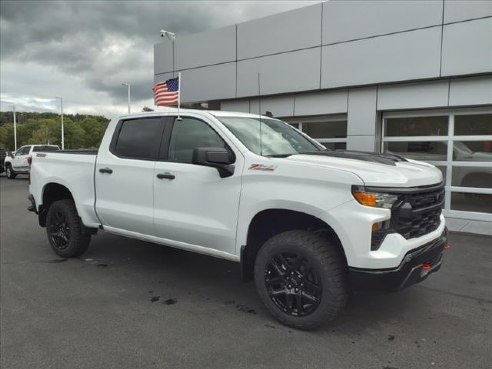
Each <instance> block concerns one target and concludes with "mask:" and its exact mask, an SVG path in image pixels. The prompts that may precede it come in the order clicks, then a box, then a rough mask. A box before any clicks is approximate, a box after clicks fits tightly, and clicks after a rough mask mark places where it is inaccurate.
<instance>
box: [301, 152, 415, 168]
mask: <svg viewBox="0 0 492 369" xmlns="http://www.w3.org/2000/svg"><path fill="white" fill-rule="evenodd" d="M303 155H319V156H330V157H333V158H342V159H355V160H361V161H369V162H372V163H379V164H386V165H393V166H394V165H396V164H395V163H398V162H402V161H407V160H406V159H405V158H402V157H401V156H398V155H394V154H381V153H376V152H367V151H352V150H336V151H331V150H326V151H313V152H307V153H303Z"/></svg>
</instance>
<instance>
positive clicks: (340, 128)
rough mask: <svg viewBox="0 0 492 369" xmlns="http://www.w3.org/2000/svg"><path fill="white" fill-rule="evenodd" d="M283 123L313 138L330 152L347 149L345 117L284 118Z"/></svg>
mask: <svg viewBox="0 0 492 369" xmlns="http://www.w3.org/2000/svg"><path fill="white" fill-rule="evenodd" d="M284 121H285V122H287V123H289V124H290V125H291V126H293V127H295V128H297V129H299V130H301V131H302V132H304V133H305V134H307V135H308V136H309V137H312V138H314V139H315V140H317V141H318V142H319V143H321V144H322V145H323V146H325V147H326V148H328V149H331V150H345V149H346V148H347V142H346V139H347V119H346V117H345V116H325V117H323V116H310V117H298V118H297V117H296V118H286V119H284Z"/></svg>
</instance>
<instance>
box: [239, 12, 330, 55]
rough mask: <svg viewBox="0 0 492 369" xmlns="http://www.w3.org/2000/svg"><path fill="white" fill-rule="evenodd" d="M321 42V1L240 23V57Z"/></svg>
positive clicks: (305, 46) (298, 47)
mask: <svg viewBox="0 0 492 369" xmlns="http://www.w3.org/2000/svg"><path fill="white" fill-rule="evenodd" d="M320 44H321V4H316V5H312V6H307V7H305V8H301V9H296V10H292V11H289V12H285V13H281V14H278V15H274V16H270V17H266V18H261V19H257V20H253V21H249V22H246V23H241V24H238V25H237V47H238V49H237V54H238V59H245V58H254V57H258V56H262V55H268V54H274V53H279V52H285V51H291V50H296V49H301V48H307V47H313V46H319V45H320Z"/></svg>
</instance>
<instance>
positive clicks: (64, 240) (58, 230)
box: [46, 200, 91, 258]
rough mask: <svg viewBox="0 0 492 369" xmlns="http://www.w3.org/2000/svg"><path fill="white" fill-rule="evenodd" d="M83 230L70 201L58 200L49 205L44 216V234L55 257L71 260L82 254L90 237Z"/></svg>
mask: <svg viewBox="0 0 492 369" xmlns="http://www.w3.org/2000/svg"><path fill="white" fill-rule="evenodd" d="M83 230H84V226H83V224H82V222H81V221H80V218H79V215H78V213H77V209H76V208H75V204H74V203H73V201H72V200H58V201H55V202H54V203H53V204H51V206H50V207H49V209H48V214H47V215H46V232H47V234H48V240H49V242H50V245H51V248H52V249H53V251H54V252H55V253H56V254H57V255H59V256H61V257H64V258H71V257H75V256H79V255H81V254H83V253H84V252H85V251H86V250H87V248H88V247H89V242H90V239H91V235H90V234H88V233H86V232H84V231H83Z"/></svg>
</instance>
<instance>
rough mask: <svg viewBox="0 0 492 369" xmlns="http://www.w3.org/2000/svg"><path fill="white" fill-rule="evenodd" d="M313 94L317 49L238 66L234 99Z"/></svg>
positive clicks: (318, 57)
mask: <svg viewBox="0 0 492 369" xmlns="http://www.w3.org/2000/svg"><path fill="white" fill-rule="evenodd" d="M258 73H260V74H261V94H262V95H270V94H277V93H285V92H295V91H305V90H314V89H318V88H319V73H320V48H316V49H308V50H301V51H295V52H291V53H286V54H280V55H272V56H266V57H263V58H257V59H250V60H243V61H239V62H238V63H237V97H243V96H258Z"/></svg>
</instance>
